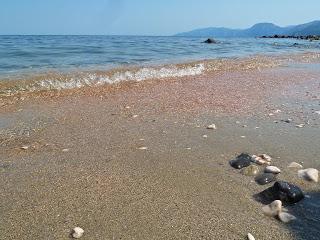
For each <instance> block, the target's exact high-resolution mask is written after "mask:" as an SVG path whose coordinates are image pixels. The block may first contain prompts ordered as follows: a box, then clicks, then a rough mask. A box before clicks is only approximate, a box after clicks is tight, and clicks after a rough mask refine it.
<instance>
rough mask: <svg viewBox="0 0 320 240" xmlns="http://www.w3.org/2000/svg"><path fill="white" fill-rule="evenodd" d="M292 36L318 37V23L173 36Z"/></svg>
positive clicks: (260, 25)
mask: <svg viewBox="0 0 320 240" xmlns="http://www.w3.org/2000/svg"><path fill="white" fill-rule="evenodd" d="M275 34H278V35H293V36H307V35H320V21H313V22H310V23H306V24H301V25H296V26H288V27H279V26H277V25H275V24H273V23H258V24H255V25H253V26H252V27H251V28H248V29H230V28H222V27H219V28H217V27H211V28H202V29H196V30H193V31H190V32H184V33H179V34H176V35H175V36H185V37H188V36H190V37H261V36H271V35H275Z"/></svg>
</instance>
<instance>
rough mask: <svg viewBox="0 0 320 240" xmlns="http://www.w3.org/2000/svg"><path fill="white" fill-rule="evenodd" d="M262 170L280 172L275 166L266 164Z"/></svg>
mask: <svg viewBox="0 0 320 240" xmlns="http://www.w3.org/2000/svg"><path fill="white" fill-rule="evenodd" d="M264 172H265V173H273V174H279V173H281V170H280V169H279V168H277V167H275V166H267V167H266V168H265V169H264Z"/></svg>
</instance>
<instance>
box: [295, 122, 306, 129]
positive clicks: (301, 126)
mask: <svg viewBox="0 0 320 240" xmlns="http://www.w3.org/2000/svg"><path fill="white" fill-rule="evenodd" d="M303 127H304V124H303V123H301V124H297V125H296V128H303Z"/></svg>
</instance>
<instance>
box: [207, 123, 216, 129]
mask: <svg viewBox="0 0 320 240" xmlns="http://www.w3.org/2000/svg"><path fill="white" fill-rule="evenodd" d="M207 129H212V130H216V129H217V126H216V125H215V124H210V125H209V126H207Z"/></svg>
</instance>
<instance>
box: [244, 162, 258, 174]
mask: <svg viewBox="0 0 320 240" xmlns="http://www.w3.org/2000/svg"><path fill="white" fill-rule="evenodd" d="M241 173H242V174H243V175H245V176H256V175H257V174H258V173H259V167H257V166H256V165H250V166H249V167H246V168H243V169H242V170H241Z"/></svg>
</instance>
